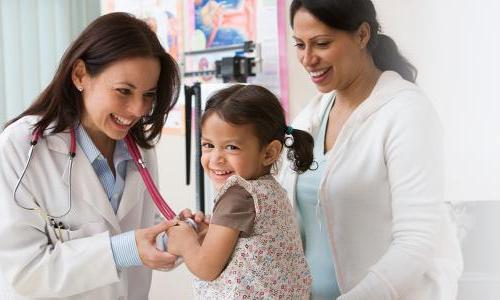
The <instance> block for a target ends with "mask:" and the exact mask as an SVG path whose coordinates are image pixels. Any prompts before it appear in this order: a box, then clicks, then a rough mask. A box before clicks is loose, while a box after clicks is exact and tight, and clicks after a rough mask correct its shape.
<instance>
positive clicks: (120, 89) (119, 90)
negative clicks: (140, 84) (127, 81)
mask: <svg viewBox="0 0 500 300" xmlns="http://www.w3.org/2000/svg"><path fill="white" fill-rule="evenodd" d="M116 91H118V92H119V93H120V94H122V95H125V96H128V95H130V94H132V91H131V90H130V89H126V88H117V89H116Z"/></svg>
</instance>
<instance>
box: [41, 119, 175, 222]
mask: <svg viewBox="0 0 500 300" xmlns="http://www.w3.org/2000/svg"><path fill="white" fill-rule="evenodd" d="M40 136H41V132H40V131H39V130H38V129H37V130H35V131H34V132H33V135H32V137H31V145H32V147H34V146H35V145H36V144H37V143H38V140H39V139H40ZM125 143H126V144H127V148H128V151H129V153H130V156H132V159H133V160H134V163H135V165H136V166H137V170H138V171H139V173H140V174H141V177H142V180H143V181H144V184H145V185H146V188H147V189H148V192H149V194H150V195H151V198H152V199H153V202H154V203H155V204H156V206H157V207H158V209H159V210H160V212H161V214H162V215H163V216H164V217H165V218H166V219H167V220H172V219H174V218H175V217H176V214H175V213H174V211H173V210H172V209H171V208H170V206H169V205H168V204H167V202H166V201H165V199H163V197H162V196H161V194H160V192H159V191H158V188H157V187H156V185H155V183H154V181H153V179H152V178H151V174H150V173H149V171H148V168H147V167H146V163H145V162H144V161H143V159H142V156H141V152H140V151H139V148H138V147H137V144H136V143H135V141H134V140H133V138H132V137H131V136H130V135H127V136H126V137H125ZM69 155H70V157H75V155H76V137H75V130H74V129H73V128H70V149H69ZM70 193H71V191H70ZM70 201H71V200H70ZM70 205H71V204H70Z"/></svg>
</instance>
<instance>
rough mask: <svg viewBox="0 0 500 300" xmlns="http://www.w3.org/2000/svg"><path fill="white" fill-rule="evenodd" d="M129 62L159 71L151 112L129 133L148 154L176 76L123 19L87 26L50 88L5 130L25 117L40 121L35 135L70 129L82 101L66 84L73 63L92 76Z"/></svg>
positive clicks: (153, 42)
mask: <svg viewBox="0 0 500 300" xmlns="http://www.w3.org/2000/svg"><path fill="white" fill-rule="evenodd" d="M134 57H152V58H156V59H158V60H159V61H160V66H161V71H160V76H159V79H158V84H157V93H156V98H155V101H154V104H153V109H152V112H151V114H149V115H148V116H145V117H143V118H141V120H140V121H139V122H137V124H135V125H134V126H133V127H132V128H131V129H130V134H131V135H132V136H133V137H134V139H135V141H136V142H137V144H138V145H139V146H141V147H143V148H151V147H152V146H153V145H154V144H155V143H156V142H157V141H158V138H159V136H160V133H161V130H162V128H163V125H164V123H165V120H166V117H167V115H168V112H169V111H170V110H171V109H172V107H173V106H174V105H175V102H176V101H177V97H178V95H179V87H180V76H179V70H178V67H177V63H176V62H175V60H174V59H173V58H172V57H171V56H170V55H169V54H168V53H167V52H166V51H165V49H164V48H163V47H162V46H161V44H160V42H159V40H158V38H157V36H156V34H155V33H154V32H153V31H152V30H151V29H150V28H149V27H148V25H147V24H146V23H145V22H143V21H141V20H139V19H137V18H135V17H134V16H132V15H130V14H127V13H110V14H107V15H104V16H101V17H99V18H97V19H96V20H94V21H93V22H92V23H91V24H90V25H88V26H87V28H86V29H85V30H84V31H83V32H82V33H81V34H80V35H79V36H78V38H77V39H76V40H75V41H74V42H73V43H72V44H71V45H70V47H69V48H68V49H67V50H66V52H65V54H64V56H63V57H62V59H61V62H60V64H59V67H58V69H57V71H56V73H55V75H54V78H53V79H52V81H51V82H50V84H49V85H48V86H47V87H46V88H45V90H44V91H43V92H42V93H41V94H40V95H39V96H38V98H37V99H36V100H35V101H34V102H33V103H32V104H31V106H30V107H29V108H28V109H26V110H25V111H24V112H22V113H21V114H20V115H19V116H17V117H15V118H14V119H12V120H10V121H9V122H7V124H6V127H7V126H9V125H10V124H12V123H13V122H15V121H16V120H18V119H20V118H22V117H24V116H27V115H37V116H40V120H39V121H38V122H37V123H36V124H35V128H36V129H39V130H41V131H44V130H45V129H47V127H48V126H49V125H50V126H51V128H50V129H51V132H52V133H58V132H62V131H64V130H66V129H68V128H69V127H71V126H74V125H75V123H76V122H78V121H80V119H81V116H82V110H83V98H82V95H81V93H80V92H79V91H78V90H77V89H76V87H75V85H74V84H73V80H72V78H71V74H72V70H73V67H74V65H75V63H76V62H77V61H78V60H82V61H83V62H84V63H85V67H86V70H87V71H88V72H89V74H90V75H91V76H97V75H99V74H100V73H101V72H103V71H104V70H105V69H106V68H107V67H108V66H110V65H111V64H112V63H114V62H116V61H119V60H123V59H127V58H134ZM51 124H53V126H52V125H51Z"/></svg>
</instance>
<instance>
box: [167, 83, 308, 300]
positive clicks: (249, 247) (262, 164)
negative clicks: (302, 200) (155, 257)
mask: <svg viewBox="0 0 500 300" xmlns="http://www.w3.org/2000/svg"><path fill="white" fill-rule="evenodd" d="M201 122H202V123H201V124H202V148H203V152H202V157H201V163H202V165H203V168H204V169H205V172H206V174H207V176H209V178H210V180H211V181H212V183H213V185H214V186H215V188H216V190H217V191H218V193H217V196H216V197H215V205H214V209H213V216H212V219H211V222H210V225H209V226H208V231H207V234H206V236H205V238H204V240H203V241H199V240H198V235H197V234H196V233H195V231H194V230H193V229H192V228H191V226H189V225H187V224H186V223H184V222H179V223H178V226H173V227H171V228H170V229H169V230H168V236H169V242H168V251H169V252H170V253H172V254H176V255H179V256H182V257H184V261H185V263H186V265H187V267H188V268H189V270H190V271H191V272H192V273H193V274H194V275H195V276H196V277H198V278H199V279H197V280H195V283H194V287H195V293H196V296H197V297H198V298H202V299H255V298H259V299H263V298H264V299H309V292H310V286H311V275H310V273H309V268H308V266H307V264H306V261H305V257H304V252H303V250H302V243H301V239H300V235H299V232H298V225H297V222H296V220H295V218H294V213H293V210H292V207H291V205H290V202H289V200H288V198H287V196H286V192H285V190H284V189H283V188H282V187H281V186H280V185H279V184H278V183H277V181H275V179H274V178H273V176H272V175H271V169H272V167H273V165H274V164H275V162H276V161H277V160H278V158H279V157H280V153H281V150H282V148H283V145H285V147H287V148H288V150H287V151H288V153H287V157H288V159H290V160H291V161H292V162H293V164H292V165H293V167H292V168H293V169H294V170H295V171H297V172H304V171H306V170H308V169H309V168H310V166H311V164H312V162H313V156H312V149H313V138H312V137H311V136H310V135H309V134H308V133H306V132H304V131H301V130H295V129H292V128H290V127H287V126H286V123H285V117H284V113H283V109H282V107H281V105H280V103H279V101H278V99H277V98H276V97H275V96H274V95H273V94H272V93H271V92H269V91H268V90H266V89H265V88H263V87H259V86H255V85H233V86H231V87H229V88H226V89H223V90H221V91H219V92H217V93H216V94H215V95H213V96H212V97H211V98H210V99H209V100H208V102H207V105H206V108H205V112H204V114H203V117H202V120H201Z"/></svg>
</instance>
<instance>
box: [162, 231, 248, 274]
mask: <svg viewBox="0 0 500 300" xmlns="http://www.w3.org/2000/svg"><path fill="white" fill-rule="evenodd" d="M239 234H240V231H239V230H236V229H232V228H229V227H226V226H221V225H216V224H210V226H209V227H208V232H207V235H206V236H205V239H204V241H203V243H202V244H200V242H199V241H198V235H197V234H196V232H195V231H194V229H193V228H192V227H191V226H190V225H189V224H187V223H185V222H179V225H178V226H173V227H171V228H170V229H169V230H168V252H169V253H172V254H175V255H179V256H182V257H184V262H185V263H186V266H187V267H188V269H189V270H190V271H191V273H193V274H194V275H195V276H196V277H198V278H199V279H201V280H204V281H212V280H214V279H216V278H217V277H219V275H220V273H221V272H222V270H223V269H224V267H225V266H226V263H227V261H228V260H229V257H230V256H231V254H232V253H233V250H234V247H235V245H236V241H237V240H238V237H239Z"/></svg>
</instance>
